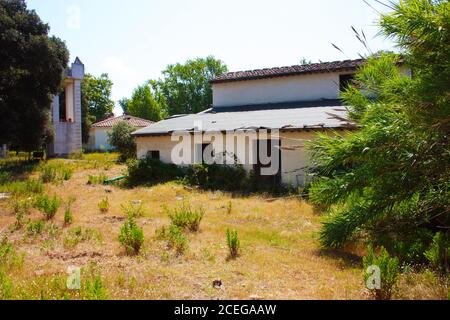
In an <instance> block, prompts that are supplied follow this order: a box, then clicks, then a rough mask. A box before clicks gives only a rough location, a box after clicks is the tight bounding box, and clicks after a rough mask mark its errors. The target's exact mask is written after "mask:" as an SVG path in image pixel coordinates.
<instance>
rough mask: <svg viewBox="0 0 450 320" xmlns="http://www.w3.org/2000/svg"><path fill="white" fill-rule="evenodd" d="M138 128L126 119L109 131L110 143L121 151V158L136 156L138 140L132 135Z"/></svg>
mask: <svg viewBox="0 0 450 320" xmlns="http://www.w3.org/2000/svg"><path fill="white" fill-rule="evenodd" d="M134 131H136V128H135V127H133V126H132V125H131V124H129V123H128V122H126V121H119V122H118V123H116V124H115V125H114V126H113V127H112V130H111V132H108V143H109V144H110V145H111V146H112V147H114V148H115V149H116V150H117V151H118V152H119V153H120V160H122V161H126V160H127V159H131V158H134V157H136V142H135V141H134V137H133V136H132V135H131V134H132V133H133V132H134Z"/></svg>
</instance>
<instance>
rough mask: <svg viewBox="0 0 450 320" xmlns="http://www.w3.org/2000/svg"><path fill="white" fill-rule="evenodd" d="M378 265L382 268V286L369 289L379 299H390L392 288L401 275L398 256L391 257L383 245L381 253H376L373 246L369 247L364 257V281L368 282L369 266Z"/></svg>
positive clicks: (369, 275)
mask: <svg viewBox="0 0 450 320" xmlns="http://www.w3.org/2000/svg"><path fill="white" fill-rule="evenodd" d="M373 266H376V267H378V268H379V270H380V276H381V283H380V284H381V286H380V289H369V290H370V292H371V294H372V295H373V296H374V297H375V298H376V299H377V300H390V299H391V296H392V290H393V288H394V286H395V283H396V281H397V278H398V275H399V261H398V258H391V257H390V256H389V253H388V252H387V250H386V249H385V248H384V247H381V249H380V254H379V255H376V254H375V251H374V249H373V247H372V246H369V247H368V253H367V255H366V256H365V257H364V258H363V267H364V282H365V283H366V284H367V283H368V281H369V280H370V277H371V276H373V274H372V273H369V267H373Z"/></svg>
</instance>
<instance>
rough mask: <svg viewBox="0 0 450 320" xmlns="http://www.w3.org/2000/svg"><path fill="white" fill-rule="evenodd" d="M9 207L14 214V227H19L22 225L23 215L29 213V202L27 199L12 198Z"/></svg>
mask: <svg viewBox="0 0 450 320" xmlns="http://www.w3.org/2000/svg"><path fill="white" fill-rule="evenodd" d="M11 207H12V209H13V213H14V215H15V216H16V228H21V227H22V226H23V225H24V218H25V216H27V215H29V214H30V208H31V202H30V200H28V199H20V198H16V197H14V198H12V199H11Z"/></svg>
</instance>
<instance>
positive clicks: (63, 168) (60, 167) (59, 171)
mask: <svg viewBox="0 0 450 320" xmlns="http://www.w3.org/2000/svg"><path fill="white" fill-rule="evenodd" d="M72 174H73V169H72V168H71V167H69V166H68V165H65V164H63V163H56V164H44V165H43V166H42V168H41V174H40V179H41V181H42V182H44V183H49V182H55V181H68V180H70V178H72Z"/></svg>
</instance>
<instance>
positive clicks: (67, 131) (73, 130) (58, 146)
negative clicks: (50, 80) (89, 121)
mask: <svg viewBox="0 0 450 320" xmlns="http://www.w3.org/2000/svg"><path fill="white" fill-rule="evenodd" d="M83 78H84V65H83V63H82V62H81V61H80V59H79V58H76V59H75V61H74V62H73V63H72V66H71V67H70V68H68V69H66V71H65V78H64V88H63V90H62V92H61V93H60V94H59V95H56V96H55V97H54V98H53V102H52V105H51V118H52V123H53V128H54V141H53V143H52V144H50V145H48V146H47V155H48V156H51V157H65V156H68V155H70V154H73V153H80V152H81V151H82V141H81V81H82V80H83Z"/></svg>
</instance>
